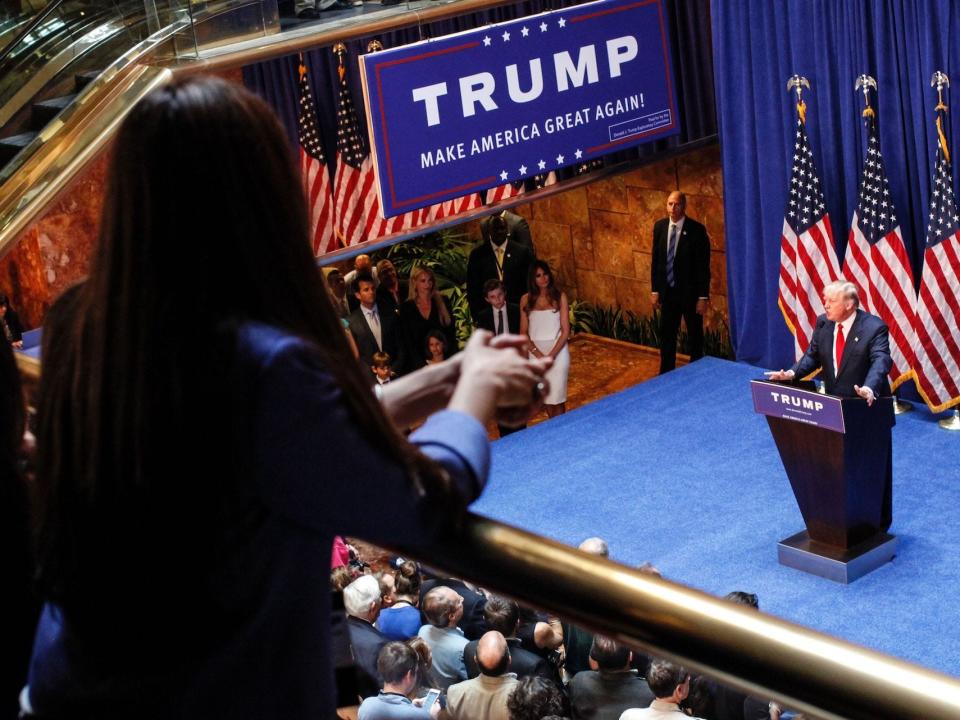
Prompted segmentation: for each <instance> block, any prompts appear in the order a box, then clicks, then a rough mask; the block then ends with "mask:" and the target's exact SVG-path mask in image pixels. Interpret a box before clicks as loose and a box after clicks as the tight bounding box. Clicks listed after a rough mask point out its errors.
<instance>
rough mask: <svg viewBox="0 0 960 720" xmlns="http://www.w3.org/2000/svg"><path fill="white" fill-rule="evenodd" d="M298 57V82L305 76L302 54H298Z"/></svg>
mask: <svg viewBox="0 0 960 720" xmlns="http://www.w3.org/2000/svg"><path fill="white" fill-rule="evenodd" d="M298 57H299V58H300V66H299V67H298V68H297V71H298V72H299V73H300V80H303V76H304V75H306V74H307V64H306V63H305V62H304V61H303V53H299V54H298Z"/></svg>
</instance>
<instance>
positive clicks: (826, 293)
mask: <svg viewBox="0 0 960 720" xmlns="http://www.w3.org/2000/svg"><path fill="white" fill-rule="evenodd" d="M823 307H824V310H825V312H824V314H823V315H821V316H820V317H818V318H817V325H816V327H815V328H814V330H813V336H812V337H811V338H810V345H809V346H808V347H807V351H806V352H805V353H804V354H803V357H802V358H800V361H799V362H798V363H797V364H796V365H794V366H793V367H792V368H790V369H789V370H778V371H775V372H770V373H767V375H768V377H769V378H770V379H771V380H778V381H783V380H793V379H794V378H803V377H806V376H807V375H809V374H810V373H812V372H814V371H815V370H817V369H819V370H820V371H821V377H822V378H823V385H824V389H825V390H826V392H827V393H828V394H830V395H840V396H843V397H861V398H863V399H864V400H866V401H867V405H873V401H874V400H876V398H877V397H878V396H880V395H889V394H890V383H889V382H888V381H887V373H889V372H890V366H891V365H892V364H893V361H892V360H891V358H890V340H889V332H888V330H887V325H886V323H884V322H883V320H881V319H880V318H878V317H877V316H876V315H871V314H870V313H867V312H864V311H863V310H861V309H860V299H859V297H858V295H857V286H856V285H854V284H853V283H851V282H847V281H846V280H839V281H837V282H832V283H830V284H829V285H827V286H826V287H824V288H823ZM891 503H892V490H891V473H889V472H888V473H887V488H886V491H885V493H884V500H883V523H882V524H883V526H884V529H886V528H888V527H889V526H890V521H891V519H892V510H891Z"/></svg>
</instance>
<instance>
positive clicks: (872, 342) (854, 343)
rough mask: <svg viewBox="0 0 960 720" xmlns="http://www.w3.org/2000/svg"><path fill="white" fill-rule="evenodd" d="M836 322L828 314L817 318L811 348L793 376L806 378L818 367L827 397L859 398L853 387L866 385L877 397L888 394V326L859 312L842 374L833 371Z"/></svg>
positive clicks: (841, 365) (867, 314) (847, 342)
mask: <svg viewBox="0 0 960 720" xmlns="http://www.w3.org/2000/svg"><path fill="white" fill-rule="evenodd" d="M835 326H836V323H835V322H832V321H831V320H827V316H826V315H821V316H820V317H818V318H817V325H816V327H815V328H814V330H813V337H812V338H811V340H810V346H809V347H808V348H807V351H806V352H805V353H804V355H803V357H802V358H800V362H798V363H797V364H796V365H794V366H793V372H794V376H795V377H797V378H802V377H806V376H807V375H809V374H810V373H812V372H813V371H814V370H816V369H817V368H821V369H822V373H821V378H822V379H823V384H824V386H825V389H826V391H827V393H828V394H830V395H841V396H844V397H857V393H856V391H854V389H853V386H854V385H860V386H866V387H868V388H870V389H871V390H873V392H874V394H876V395H878V396H880V395H889V394H890V383H889V382H888V381H887V373H889V372H890V366H891V365H892V360H891V358H890V339H889V332H888V330H887V326H886V323H884V322H883V320H881V319H880V318H878V317H877V316H876V315H871V314H870V313H866V312H864V311H863V310H857V317H856V319H854V321H853V325H851V326H850V334H849V336H848V337H847V341H846V344H845V345H844V349H843V359H842V360H841V361H840V371H839V372H838V373H837V374H836V375H834V370H833V331H834V327H835Z"/></svg>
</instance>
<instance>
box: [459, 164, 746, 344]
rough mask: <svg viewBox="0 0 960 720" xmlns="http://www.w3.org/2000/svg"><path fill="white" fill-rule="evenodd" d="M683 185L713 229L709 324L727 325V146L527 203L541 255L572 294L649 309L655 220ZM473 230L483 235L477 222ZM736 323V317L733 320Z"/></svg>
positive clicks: (690, 209)
mask: <svg viewBox="0 0 960 720" xmlns="http://www.w3.org/2000/svg"><path fill="white" fill-rule="evenodd" d="M673 190H682V191H683V192H684V193H686V195H687V213H688V214H689V215H690V217H692V218H694V219H696V220H699V221H700V222H702V223H703V224H704V225H705V226H706V228H707V232H708V233H709V235H710V245H711V258H710V267H711V291H710V302H711V309H710V311H709V312H708V313H707V324H708V326H714V327H716V326H719V325H720V324H721V321H722V322H724V323H728V314H727V274H726V273H727V271H726V254H725V246H724V226H723V181H722V177H721V168H720V148H719V146H717V145H713V146H710V147H707V148H703V149H700V150H695V151H693V152H690V153H687V154H685V155H681V156H678V157H675V158H671V159H668V160H663V161H661V162H657V163H653V164H650V165H646V166H644V167H641V168H638V169H636V170H632V171H630V172H627V173H623V174H620V175H616V176H614V177H610V178H607V179H605V180H600V181H598V182H595V183H591V184H589V185H586V186H582V187H579V188H576V189H573V190H570V191H568V192H565V193H560V194H558V195H554V196H552V197H550V198H546V199H544V200H539V201H536V202H532V203H529V204H526V205H521V206H520V207H519V208H517V210H516V212H518V213H520V214H521V215H523V216H524V217H526V218H527V220H528V221H529V222H530V228H531V232H532V234H533V238H534V242H535V244H536V247H537V254H538V255H539V256H541V257H543V258H545V259H546V260H547V261H548V262H549V263H550V265H551V267H554V268H555V269H556V272H557V278H558V281H559V282H560V283H561V284H562V286H563V287H564V289H566V290H567V293H568V295H569V296H570V297H575V298H579V299H581V300H586V301H589V302H592V303H596V304H600V305H611V306H619V307H621V308H624V309H627V310H632V311H634V312H636V313H639V314H642V315H646V314H649V313H650V252H651V243H652V241H653V224H654V222H656V221H657V220H658V219H660V218H662V217H665V216H666V202H667V195H669V194H670V193H671V192H672V191H673ZM472 225H473V227H471V228H470V232H471V234H475V235H477V236H478V237H479V230H478V229H477V227H476V223H473V224H472ZM728 324H729V323H728Z"/></svg>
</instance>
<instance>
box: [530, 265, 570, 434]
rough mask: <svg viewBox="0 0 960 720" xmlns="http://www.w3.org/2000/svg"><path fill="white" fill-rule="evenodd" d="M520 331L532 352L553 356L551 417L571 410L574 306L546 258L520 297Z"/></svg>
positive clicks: (546, 402)
mask: <svg viewBox="0 0 960 720" xmlns="http://www.w3.org/2000/svg"><path fill="white" fill-rule="evenodd" d="M520 309H521V310H522V311H523V312H521V313H520V333H521V334H522V335H526V336H527V337H528V338H529V340H530V348H531V349H530V356H531V357H533V358H547V357H548V358H551V359H552V360H553V367H552V368H551V370H550V372H549V373H547V379H548V380H549V381H550V392H549V393H547V395H546V397H544V399H543V405H544V409H545V410H546V411H547V417H555V416H557V415H560V414H562V413H565V412H566V411H567V404H566V403H567V376H568V374H569V372H570V350H569V349H568V348H567V340H569V338H570V306H569V305H568V303H567V295H566V293H563V292H561V291H560V289H559V288H558V287H557V286H556V283H555V282H554V279H553V273H552V272H551V271H550V266H549V265H548V264H547V262H546V261H545V260H536V261H534V263H533V264H532V265H531V266H530V272H529V274H528V275H527V293H526V295H524V296H523V297H522V298H520Z"/></svg>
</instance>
